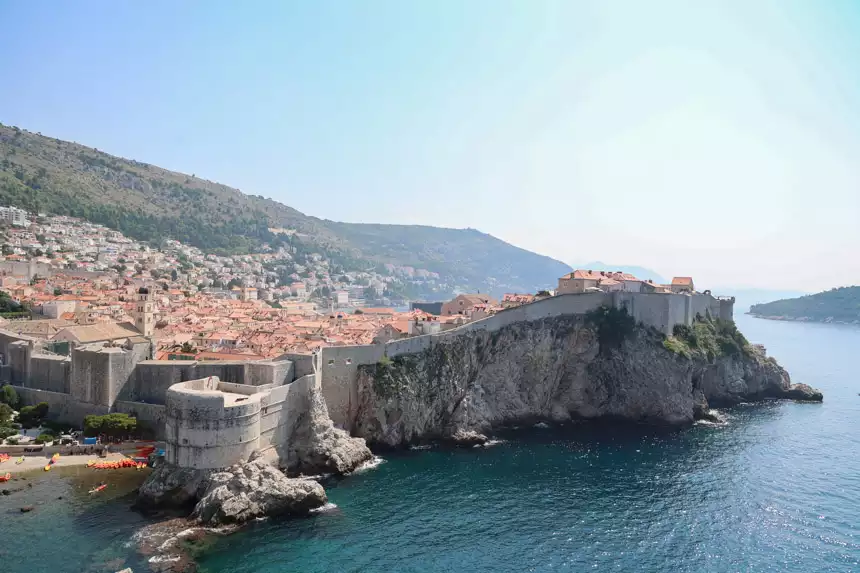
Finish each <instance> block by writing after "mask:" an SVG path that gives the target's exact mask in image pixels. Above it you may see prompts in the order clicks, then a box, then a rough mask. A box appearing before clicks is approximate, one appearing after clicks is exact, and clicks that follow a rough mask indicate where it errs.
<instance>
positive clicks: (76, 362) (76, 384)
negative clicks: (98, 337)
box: [69, 347, 118, 407]
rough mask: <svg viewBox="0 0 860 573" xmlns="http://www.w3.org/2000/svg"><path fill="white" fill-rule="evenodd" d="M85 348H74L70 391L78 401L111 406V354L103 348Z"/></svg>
mask: <svg viewBox="0 0 860 573" xmlns="http://www.w3.org/2000/svg"><path fill="white" fill-rule="evenodd" d="M84 348H85V347H84ZM84 348H74V349H72V368H71V375H70V382H69V393H70V394H71V396H72V399H73V400H76V401H78V402H86V403H89V404H97V405H99V406H108V407H109V406H110V401H109V400H110V366H111V359H110V354H108V353H107V352H102V351H101V350H102V349H101V348H99V349H98V350H92V349H89V350H87V349H84ZM116 350H118V349H116Z"/></svg>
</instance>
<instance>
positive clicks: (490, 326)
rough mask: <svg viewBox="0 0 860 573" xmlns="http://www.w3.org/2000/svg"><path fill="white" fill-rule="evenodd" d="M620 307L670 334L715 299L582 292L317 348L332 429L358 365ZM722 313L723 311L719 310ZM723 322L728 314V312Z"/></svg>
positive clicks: (340, 421) (349, 406)
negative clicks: (419, 332) (381, 340)
mask: <svg viewBox="0 0 860 573" xmlns="http://www.w3.org/2000/svg"><path fill="white" fill-rule="evenodd" d="M603 305H610V306H614V307H616V308H626V309H627V311H628V312H629V313H630V314H631V316H633V318H634V319H635V320H636V321H637V322H641V323H643V324H644V325H646V326H652V327H654V328H657V329H658V330H660V331H661V332H663V333H664V334H671V333H672V330H673V328H674V326H675V325H676V324H687V325H689V324H691V323H692V321H693V319H694V318H695V316H696V312H700V314H702V315H703V316H704V315H705V314H706V311H707V312H710V313H711V315H712V316H714V315H715V314H714V310H713V309H719V308H720V301H718V300H717V299H715V298H714V297H712V296H710V295H704V294H696V295H693V296H688V295H684V294H658V293H633V292H614V293H602V292H594V293H583V294H564V295H558V296H554V297H551V298H548V299H544V300H541V301H538V302H534V303H531V304H527V305H522V306H518V307H514V308H509V309H506V310H503V311H500V312H498V313H496V314H494V315H493V316H489V317H487V318H484V319H481V320H476V321H475V322H471V323H468V324H465V325H463V326H460V327H457V328H454V329H451V330H447V331H444V332H440V333H436V334H427V335H424V336H414V337H411V338H406V339H402V340H394V341H391V342H388V343H386V344H384V345H382V344H379V345H368V346H333V347H325V348H322V349H321V352H320V354H321V361H320V362H321V365H322V366H321V368H322V382H321V385H322V391H323V396H324V397H325V400H326V404H327V406H328V410H329V414H330V415H331V418H332V421H334V423H335V425H336V426H338V427H340V428H343V429H346V430H351V429H352V426H353V419H352V418H353V413H354V409H355V405H356V404H358V383H357V381H358V369H359V366H362V365H367V364H375V363H377V362H379V361H380V360H382V358H383V356H386V357H388V358H395V357H397V356H403V355H409V354H418V353H421V352H424V351H427V350H429V349H431V348H433V347H434V346H435V345H437V344H440V343H444V342H446V341H449V340H451V339H452V337H458V336H465V335H468V334H469V333H475V332H497V331H499V330H501V329H503V328H506V327H509V326H512V325H514V324H518V323H526V322H532V321H536V320H541V319H545V318H553V317H558V316H572V315H584V314H586V313H588V312H589V311H592V310H594V309H596V308H598V307H600V306H603ZM722 312H723V314H726V312H729V313H730V310H729V311H726V310H723V311H722ZM729 318H731V315H730V314H729Z"/></svg>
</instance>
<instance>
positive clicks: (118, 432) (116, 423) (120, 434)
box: [84, 413, 138, 438]
mask: <svg viewBox="0 0 860 573" xmlns="http://www.w3.org/2000/svg"><path fill="white" fill-rule="evenodd" d="M137 429H138V428H137V418H133V417H132V416H129V415H128V414H119V413H115V414H105V415H104V416H95V415H90V416H86V417H85V418H84V435H85V436H89V437H92V436H98V435H99V434H104V435H106V436H108V437H111V438H127V437H130V436H133V435H135V433H136V432H137Z"/></svg>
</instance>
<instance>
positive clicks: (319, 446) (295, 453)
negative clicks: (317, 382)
mask: <svg viewBox="0 0 860 573" xmlns="http://www.w3.org/2000/svg"><path fill="white" fill-rule="evenodd" d="M291 408H292V409H291V412H290V416H289V418H288V419H289V420H290V421H291V427H290V428H289V429H288V435H289V436H290V438H289V440H288V441H287V442H286V443H285V444H284V445H283V446H281V447H279V449H278V454H279V456H280V460H281V465H282V466H283V467H284V468H285V469H286V471H287V472H288V473H289V474H291V475H292V474H304V475H318V474H327V473H336V474H346V473H349V472H351V471H353V470H354V469H356V468H357V467H358V466H360V465H361V464H363V463H364V462H366V461H368V460H371V459H372V458H373V453H372V452H371V451H370V449H369V448H368V447H367V444H366V443H365V441H364V439H362V438H354V437H351V436H350V435H349V434H348V433H347V432H345V431H344V430H341V429H339V428H335V427H334V424H333V423H332V421H331V418H330V417H329V414H328V409H327V408H326V404H325V399H324V398H323V395H322V392H320V390H319V388H318V387H316V386H314V387H312V388H311V389H310V390H309V392H308V394H307V395H306V397H305V399H304V400H298V399H296V400H294V401H293V403H292V405H291Z"/></svg>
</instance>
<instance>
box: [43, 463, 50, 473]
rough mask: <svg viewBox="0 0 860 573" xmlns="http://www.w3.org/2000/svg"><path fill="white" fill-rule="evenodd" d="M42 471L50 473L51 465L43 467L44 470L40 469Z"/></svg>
mask: <svg viewBox="0 0 860 573" xmlns="http://www.w3.org/2000/svg"><path fill="white" fill-rule="evenodd" d="M42 469H43V470H45V471H46V472H49V471H51V464H48V465H46V466H45V467H44V468H42Z"/></svg>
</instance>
